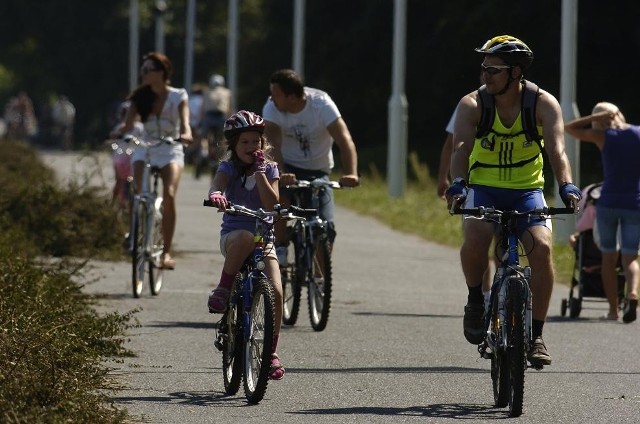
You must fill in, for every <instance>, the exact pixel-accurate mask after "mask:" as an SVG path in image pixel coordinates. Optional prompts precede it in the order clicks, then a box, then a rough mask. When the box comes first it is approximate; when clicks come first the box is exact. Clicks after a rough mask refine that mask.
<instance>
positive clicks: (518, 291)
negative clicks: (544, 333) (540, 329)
mask: <svg viewBox="0 0 640 424" xmlns="http://www.w3.org/2000/svg"><path fill="white" fill-rule="evenodd" d="M507 283H508V286H507V287H508V289H507V299H506V305H505V309H506V312H507V325H508V326H509V328H508V334H509V351H508V352H507V355H508V358H509V416H511V417H519V416H520V415H522V406H523V402H524V372H525V370H526V369H527V346H528V341H526V340H525V337H526V329H525V313H526V304H527V298H526V296H527V295H526V283H525V282H524V280H522V279H521V278H516V277H514V278H510V279H509V280H508V282H507Z"/></svg>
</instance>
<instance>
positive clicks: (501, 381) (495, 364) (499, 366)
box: [488, 293, 509, 408]
mask: <svg viewBox="0 0 640 424" xmlns="http://www.w3.org/2000/svg"><path fill="white" fill-rule="evenodd" d="M492 297H493V303H492V306H491V326H492V327H491V332H490V335H489V336H488V337H492V338H494V340H495V339H497V335H498V334H499V333H500V332H501V326H502V325H504V323H499V322H498V294H497V293H496V294H495V296H492ZM491 380H492V382H493V402H494V405H495V406H496V407H498V408H504V407H505V406H507V405H509V361H508V358H507V353H506V352H505V351H504V350H503V349H502V347H501V346H496V349H495V351H494V352H492V354H491Z"/></svg>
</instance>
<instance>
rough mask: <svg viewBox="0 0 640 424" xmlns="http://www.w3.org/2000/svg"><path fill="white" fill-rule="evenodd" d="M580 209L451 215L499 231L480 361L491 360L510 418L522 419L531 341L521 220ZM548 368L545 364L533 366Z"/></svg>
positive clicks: (497, 393)
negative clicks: (490, 224) (487, 224)
mask: <svg viewBox="0 0 640 424" xmlns="http://www.w3.org/2000/svg"><path fill="white" fill-rule="evenodd" d="M574 213H576V210H575V209H574V208H552V207H544V208H539V209H533V210H530V211H526V212H518V211H501V210H497V209H494V208H485V207H478V208H470V209H457V208H454V209H452V210H451V214H454V215H460V214H464V215H469V216H470V217H476V218H477V219H481V220H483V221H487V222H493V223H496V224H497V225H498V227H499V233H498V234H499V242H498V244H497V246H496V250H497V251H496V253H497V255H498V257H499V258H500V264H499V266H498V267H497V268H496V273H495V276H494V279H493V284H492V286H491V298H490V305H491V307H490V309H489V310H488V311H485V328H486V337H485V340H484V341H483V342H482V343H481V344H480V345H478V352H480V356H482V357H483V358H485V359H490V360H491V380H492V382H493V398H494V403H495V406H497V407H499V408H504V407H505V406H507V405H508V406H509V415H510V416H512V417H518V416H520V415H521V414H522V407H523V401H524V373H525V370H526V369H527V367H528V365H527V352H528V351H529V346H531V343H532V342H533V340H532V337H531V326H532V309H531V298H532V296H531V289H530V286H529V283H530V281H531V268H530V267H528V266H524V267H523V266H521V265H520V260H519V259H520V251H519V244H518V243H519V240H518V232H517V228H518V219H519V218H521V217H526V218H528V219H531V218H535V219H548V218H550V217H551V216H553V215H556V214H574ZM531 367H533V368H535V369H542V368H543V365H542V364H539V363H532V364H531Z"/></svg>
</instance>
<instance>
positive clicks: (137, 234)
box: [131, 202, 147, 298]
mask: <svg viewBox="0 0 640 424" xmlns="http://www.w3.org/2000/svg"><path fill="white" fill-rule="evenodd" d="M132 213H133V217H132V221H131V226H132V228H131V244H132V248H131V285H132V288H133V297H136V298H138V297H140V295H141V294H142V283H143V282H144V272H145V269H144V268H145V264H146V260H145V253H144V238H145V237H144V233H145V231H144V229H145V226H146V222H147V215H146V213H145V207H144V204H143V203H140V202H139V203H137V205H136V208H135V210H134V211H133V212H132Z"/></svg>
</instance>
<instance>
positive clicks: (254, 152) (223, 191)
mask: <svg viewBox="0 0 640 424" xmlns="http://www.w3.org/2000/svg"><path fill="white" fill-rule="evenodd" d="M264 126H265V124H264V120H263V119H262V117H261V116H259V115H257V114H255V113H253V112H248V111H245V110H241V111H240V112H237V113H236V114H234V115H232V116H231V117H229V119H227V121H226V122H225V124H224V136H225V138H226V139H227V143H228V151H229V152H230V153H229V159H227V160H225V161H222V162H221V163H220V165H219V167H218V171H217V172H216V175H215V178H214V179H213V185H212V186H211V189H210V190H209V199H210V200H211V201H212V202H213V203H214V205H215V206H217V207H218V208H219V209H220V210H222V211H224V210H225V209H226V207H227V205H228V203H229V202H231V203H234V204H238V205H243V206H246V207H248V208H252V209H257V208H265V209H268V210H271V209H273V207H274V205H276V204H277V203H278V202H279V192H278V180H279V178H280V177H279V172H278V166H277V164H276V163H275V162H272V161H269V160H267V159H266V158H265V151H267V150H268V144H267V140H266V139H265V137H264V136H263V133H264ZM254 228H255V221H254V220H253V219H251V218H246V217H241V216H231V215H228V214H225V215H224V216H223V218H222V227H221V231H220V251H221V252H222V254H223V256H224V257H225V259H224V265H223V267H222V275H221V276H220V283H219V284H218V287H216V288H215V289H214V290H213V291H212V292H211V294H210V295H209V301H208V307H209V312H210V313H224V311H225V310H226V307H227V301H228V299H229V295H230V294H231V286H232V285H233V281H234V278H235V276H236V274H237V273H238V272H239V271H240V268H241V267H242V265H243V264H244V261H245V260H246V259H247V257H248V256H249V255H250V254H251V252H252V251H253V248H254V241H253V237H254V235H253V234H254ZM264 252H265V264H266V268H265V273H266V275H267V276H268V277H269V278H270V279H271V281H273V285H274V289H275V323H274V324H275V329H274V341H273V353H272V355H271V372H270V378H271V379H272V380H280V379H282V377H283V376H284V368H283V367H282V365H281V363H280V359H279V357H278V354H277V349H278V338H279V334H280V326H281V322H282V284H281V281H280V269H279V266H278V260H277V258H276V255H275V249H274V247H273V233H271V234H269V235H268V240H267V243H266V245H265V248H264Z"/></svg>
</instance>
